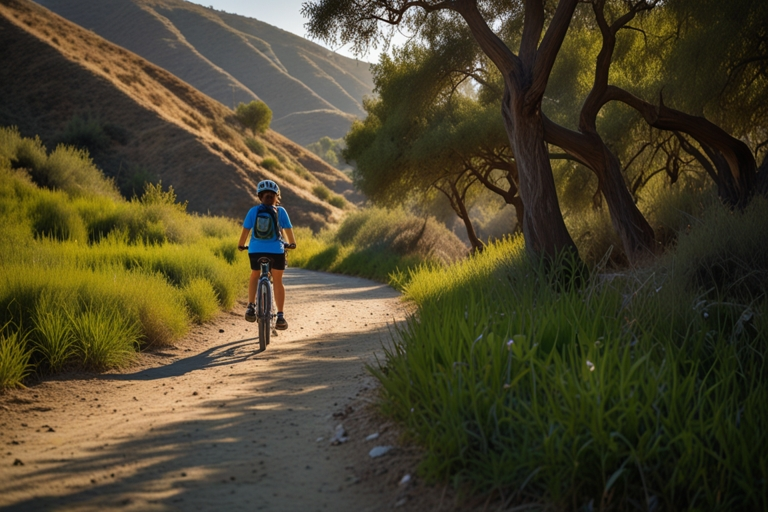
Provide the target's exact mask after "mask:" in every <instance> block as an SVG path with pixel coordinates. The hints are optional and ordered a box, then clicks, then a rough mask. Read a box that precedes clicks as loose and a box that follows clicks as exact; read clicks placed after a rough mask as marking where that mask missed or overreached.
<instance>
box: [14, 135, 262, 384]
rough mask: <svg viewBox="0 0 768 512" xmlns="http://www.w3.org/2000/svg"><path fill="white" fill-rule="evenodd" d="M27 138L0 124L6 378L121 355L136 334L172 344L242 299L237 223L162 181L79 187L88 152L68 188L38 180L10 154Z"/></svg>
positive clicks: (118, 361)
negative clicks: (192, 211)
mask: <svg viewBox="0 0 768 512" xmlns="http://www.w3.org/2000/svg"><path fill="white" fill-rule="evenodd" d="M29 140H30V139H21V138H19V137H18V134H17V132H14V131H13V130H0V262H2V263H1V264H0V325H3V324H6V331H7V332H5V334H4V336H5V337H4V338H3V339H6V338H7V340H10V341H4V342H3V343H4V345H3V348H2V351H3V354H4V355H3V358H4V359H3V361H2V362H0V366H2V365H5V366H3V369H2V379H3V380H2V386H13V385H16V384H18V382H20V380H21V379H23V378H24V376H25V375H28V374H29V373H30V372H31V371H32V370H33V369H34V368H37V370H38V371H39V372H41V373H53V372H57V371H60V370H62V369H63V368H67V367H70V366H71V367H83V368H89V369H95V370H98V369H103V368H107V367H114V366H120V365H123V364H125V363H126V362H127V361H129V360H130V358H131V357H132V356H133V354H135V351H136V349H137V347H138V344H139V343H141V344H142V346H162V345H168V344H171V343H173V342H175V341H176V340H178V339H179V338H180V337H181V336H183V335H184V334H185V333H186V332H187V330H188V328H189V325H190V322H191V321H197V322H206V321H209V320H210V319H212V318H213V316H215V314H217V313H218V311H220V310H221V309H228V308H230V307H231V306H232V305H233V304H234V301H235V299H236V297H237V295H238V294H239V293H240V292H241V291H242V289H243V284H244V280H245V279H246V277H247V275H248V269H249V267H248V262H247V260H246V259H243V258H237V257H236V246H235V240H236V239H237V235H238V234H239V231H240V227H239V226H238V224H237V223H235V222H233V221H231V220H229V219H224V218H220V217H202V216H196V215H189V214H187V213H186V211H185V210H186V205H185V204H179V203H178V202H177V199H176V195H175V193H174V191H173V189H172V188H169V189H168V190H163V188H162V185H161V184H157V185H152V184H150V185H149V186H147V187H146V190H145V193H144V194H143V195H142V197H141V198H140V199H139V198H134V199H133V200H132V201H130V202H127V201H125V200H122V199H120V197H119V196H117V195H116V194H114V190H111V189H99V188H98V187H93V186H91V187H80V186H79V184H78V183H77V179H80V178H82V177H83V176H86V177H87V176H89V173H90V172H91V166H92V163H91V161H90V159H89V158H88V157H87V155H85V154H84V153H77V152H72V153H69V154H68V158H71V161H69V162H68V164H67V166H68V167H67V168H68V169H70V171H71V172H70V173H69V174H68V177H67V178H66V179H64V180H60V182H63V183H67V184H68V185H67V187H66V188H65V189H64V190H46V189H42V188H39V187H38V186H36V185H35V184H34V183H33V182H32V180H31V178H30V177H29V174H27V172H26V171H25V170H21V169H18V170H14V169H12V168H11V159H10V158H7V157H4V155H5V154H8V153H10V154H13V155H16V154H17V148H18V147H20V146H23V145H24V144H23V142H24V141H29ZM32 142H34V141H32ZM27 146H28V147H33V148H34V147H37V146H36V144H32V145H27ZM39 154H40V155H42V156H43V157H45V152H44V149H43V151H42V152H41V153H39ZM78 155H79V160H78V159H77V158H78ZM78 162H79V167H78ZM47 164H48V161H42V163H41V164H40V165H41V168H45V166H46V165H47ZM83 168H85V169H86V170H83ZM78 177H79V178H78ZM70 185H71V187H70ZM67 189H68V190H67ZM100 190H101V192H103V193H102V194H100V193H99V191H100ZM70 191H74V193H70ZM9 326H11V327H13V326H24V328H23V329H22V328H20V327H18V328H17V327H13V328H12V329H11V327H9ZM22 363H23V364H22ZM19 365H21V366H19ZM17 367H19V368H20V372H19V371H17V370H18V369H17Z"/></svg>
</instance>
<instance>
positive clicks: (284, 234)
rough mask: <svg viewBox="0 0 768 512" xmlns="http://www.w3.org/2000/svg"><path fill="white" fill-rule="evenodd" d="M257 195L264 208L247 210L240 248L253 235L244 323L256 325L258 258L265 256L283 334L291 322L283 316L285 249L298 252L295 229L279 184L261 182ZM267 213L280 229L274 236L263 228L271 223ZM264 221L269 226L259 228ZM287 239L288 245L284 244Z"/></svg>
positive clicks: (275, 231) (276, 228) (278, 320)
mask: <svg viewBox="0 0 768 512" xmlns="http://www.w3.org/2000/svg"><path fill="white" fill-rule="evenodd" d="M256 194H257V195H258V196H259V201H260V202H261V205H256V206H254V207H253V208H251V209H250V210H248V214H247V215H246V216H245V220H244V221H243V232H242V233H241V235H240V243H239V244H238V249H239V250H241V251H242V250H244V249H245V243H246V241H248V238H249V235H250V241H249V243H248V257H249V258H250V260H251V278H250V281H249V283H248V307H247V308H246V310H245V319H246V320H248V321H249V322H255V321H256V304H254V302H256V285H257V283H258V281H259V275H260V271H261V269H260V268H259V264H258V261H259V258H261V257H264V256H266V257H267V258H269V259H270V265H269V266H270V269H271V272H272V283H273V285H274V290H275V302H276V303H277V322H276V324H275V329H280V330H283V329H287V328H288V322H287V321H286V320H285V315H284V314H283V306H284V305H285V286H283V271H284V270H285V249H286V248H288V249H295V248H296V240H295V238H294V237H293V229H292V228H293V226H292V225H291V219H290V218H288V212H286V211H285V208H283V207H282V206H280V187H278V186H277V183H275V182H274V181H272V180H263V181H260V182H259V184H258V186H257V187H256ZM264 207H266V208H264ZM267 213H268V214H270V215H271V217H272V219H274V220H276V221H277V226H273V227H272V229H273V230H272V231H271V232H270V231H269V230H268V229H266V228H264V226H265V225H266V224H268V223H269V219H268V218H266V214H267ZM257 217H258V219H257ZM262 218H265V220H266V222H265V223H262V222H259V227H258V228H257V220H259V221H261V220H262ZM267 228H268V226H267ZM270 234H271V235H272V236H270ZM286 239H287V242H285V240H286ZM286 244H287V245H286Z"/></svg>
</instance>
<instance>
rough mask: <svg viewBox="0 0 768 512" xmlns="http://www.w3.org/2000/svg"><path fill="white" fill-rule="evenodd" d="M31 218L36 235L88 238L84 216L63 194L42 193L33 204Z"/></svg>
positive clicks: (58, 238) (82, 239)
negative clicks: (82, 216) (81, 215)
mask: <svg viewBox="0 0 768 512" xmlns="http://www.w3.org/2000/svg"><path fill="white" fill-rule="evenodd" d="M30 218H31V219H32V227H33V229H34V232H35V235H36V236H39V237H44V238H45V237H50V238H53V239H55V240H73V241H80V242H86V241H87V240H88V235H87V232H86V230H85V225H84V223H83V220H82V218H81V217H80V215H79V214H78V212H77V210H75V209H74V208H73V207H72V205H71V204H69V203H68V202H67V201H65V200H64V198H63V197H62V195H58V194H45V195H42V196H41V197H40V198H39V199H38V200H37V201H36V202H35V203H34V204H33V205H32V206H31V212H30Z"/></svg>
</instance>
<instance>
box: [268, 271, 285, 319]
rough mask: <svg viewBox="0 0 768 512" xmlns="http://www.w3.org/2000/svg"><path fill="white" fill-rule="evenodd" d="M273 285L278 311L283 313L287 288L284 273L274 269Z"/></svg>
mask: <svg viewBox="0 0 768 512" xmlns="http://www.w3.org/2000/svg"><path fill="white" fill-rule="evenodd" d="M271 272H272V285H273V287H274V289H275V302H276V303H277V311H282V310H283V306H284V305H285V286H283V271H282V270H275V269H272V271H271Z"/></svg>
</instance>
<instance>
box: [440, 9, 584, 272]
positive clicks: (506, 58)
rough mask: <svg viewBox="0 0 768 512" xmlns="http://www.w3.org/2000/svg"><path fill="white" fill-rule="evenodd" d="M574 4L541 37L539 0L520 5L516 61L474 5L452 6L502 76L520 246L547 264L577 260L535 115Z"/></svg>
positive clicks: (538, 117) (558, 11) (558, 13)
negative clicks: (520, 207)
mask: <svg viewBox="0 0 768 512" xmlns="http://www.w3.org/2000/svg"><path fill="white" fill-rule="evenodd" d="M577 3H578V0H560V1H559V2H558V4H557V7H556V9H555V13H554V15H553V16H552V19H551V21H550V25H549V27H548V29H547V30H546V31H545V32H544V34H543V36H542V31H543V28H544V20H545V18H546V17H545V13H544V4H543V2H542V1H541V0H531V1H527V2H525V9H524V10H525V14H524V17H525V20H524V29H523V37H522V41H521V44H520V56H519V57H518V56H517V55H515V54H513V53H512V52H511V51H510V49H509V47H507V45H506V44H505V43H504V41H502V40H501V39H500V38H499V37H498V36H497V35H496V34H495V33H493V31H492V30H491V29H490V28H489V27H488V25H487V24H486V22H485V20H484V19H483V17H482V15H481V14H480V11H479V10H478V7H477V2H476V1H475V0H465V1H457V2H454V3H453V6H452V8H453V9H455V10H456V11H457V12H459V14H461V16H462V17H463V18H464V20H465V21H466V22H467V25H468V26H469V29H470V30H471V32H472V35H473V36H474V38H475V40H476V41H477V43H478V44H479V45H480V47H481V48H482V49H483V52H484V53H485V54H486V55H487V56H488V57H489V58H490V59H491V60H492V61H493V63H494V64H495V65H496V67H497V68H498V69H499V71H500V72H501V73H502V75H503V76H504V82H505V93H504V100H503V101H502V115H503V117H504V125H505V127H506V130H507V135H508V136H509V141H510V144H511V146H512V150H513V152H514V154H515V161H516V163H517V168H518V178H519V184H520V197H521V199H522V201H523V204H524V205H525V211H524V213H523V219H522V225H523V235H524V237H525V246H526V250H527V251H528V252H529V253H531V254H533V255H535V256H538V257H544V258H546V259H548V260H550V261H553V260H554V259H555V258H556V256H557V255H558V254H560V253H569V254H570V255H571V257H572V258H574V259H576V260H578V251H577V250H576V244H574V243H573V239H571V235H569V234H568V230H567V229H566V227H565V222H564V221H563V215H562V213H561V212H560V205H559V204H558V200H557V191H556V188H555V180H554V177H553V176H552V167H551V165H550V161H549V151H548V150H547V145H546V143H545V142H544V127H543V125H542V122H543V121H542V114H541V100H542V98H543V96H544V91H545V89H546V86H547V80H548V79H549V75H550V73H551V71H552V66H553V65H554V62H555V59H556V57H557V53H558V51H559V49H560V46H561V45H562V42H563V39H564V38H565V33H566V32H567V30H568V25H569V23H570V20H571V17H572V15H573V11H574V10H575V8H576V5H577Z"/></svg>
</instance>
